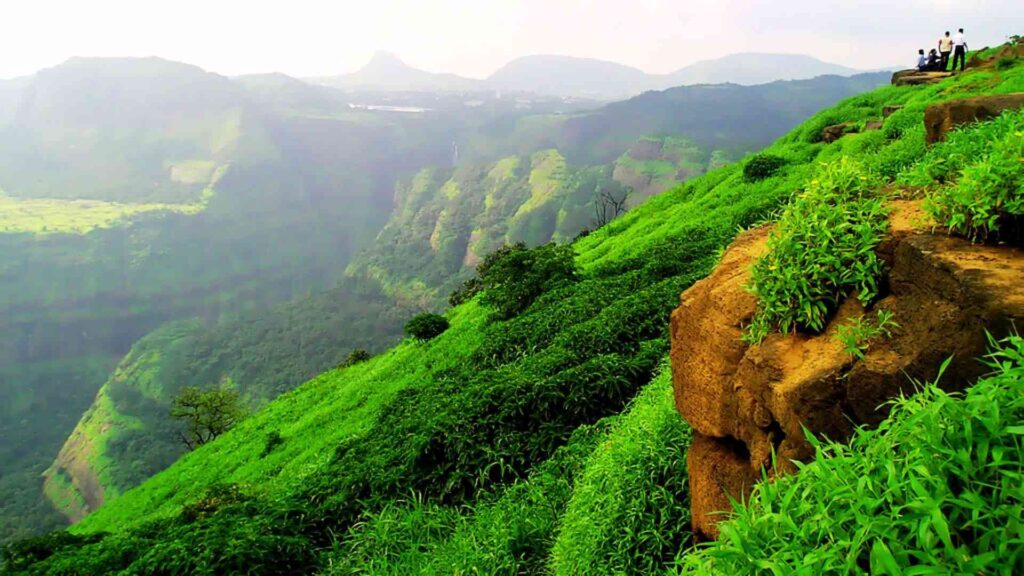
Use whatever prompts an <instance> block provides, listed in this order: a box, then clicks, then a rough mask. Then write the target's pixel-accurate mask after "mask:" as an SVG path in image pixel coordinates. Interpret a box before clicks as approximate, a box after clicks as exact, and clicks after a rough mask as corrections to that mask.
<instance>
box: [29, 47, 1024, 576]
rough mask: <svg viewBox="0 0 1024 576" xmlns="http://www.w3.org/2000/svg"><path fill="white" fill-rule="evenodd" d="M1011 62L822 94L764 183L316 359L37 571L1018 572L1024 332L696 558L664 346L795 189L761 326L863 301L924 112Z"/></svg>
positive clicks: (623, 223) (681, 199) (726, 187)
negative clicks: (534, 289)
mask: <svg viewBox="0 0 1024 576" xmlns="http://www.w3.org/2000/svg"><path fill="white" fill-rule="evenodd" d="M1019 70H1020V67H1014V68H1011V69H1009V70H1004V71H983V72H972V73H970V74H965V75H962V76H957V77H954V78H950V79H947V80H945V81H943V82H941V83H939V84H936V85H931V86H925V87H888V88H883V89H881V90H878V91H875V92H872V93H869V94H865V95H863V96H859V97H856V98H852V99H849V100H847V101H845V102H843V103H841V104H839V105H837V106H835V107H833V108H831V109H828V110H825V111H822V112H821V113H820V114H818V115H816V116H815V117H814V118H812V119H810V120H809V121H808V122H807V123H805V124H804V125H802V126H800V127H798V128H796V129H795V130H794V131H793V132H791V133H790V134H789V135H787V136H786V137H784V138H782V139H780V140H779V141H778V142H777V143H776V144H774V145H773V146H771V147H769V148H768V149H767V150H765V152H764V153H766V154H771V155H773V156H775V157H778V158H781V159H783V160H784V161H785V163H784V164H783V165H781V166H780V167H779V168H778V170H777V171H775V172H773V173H771V174H770V175H768V176H767V177H765V178H764V179H762V180H758V181H756V182H751V181H748V179H747V178H745V177H744V175H743V170H742V167H741V166H739V165H729V166H725V167H723V168H721V169H718V170H715V171H713V172H710V173H708V174H707V175H705V176H703V177H701V178H698V179H696V180H694V181H692V182H690V183H687V184H686V185H683V186H679V187H676V188H674V189H672V190H670V191H668V192H666V193H665V194H663V195H660V196H658V197H655V198H652V199H651V200H649V201H647V202H645V203H643V204H642V205H640V206H638V207H637V208H635V209H634V210H631V211H630V212H628V213H627V214H625V215H624V216H622V217H621V218H619V219H616V220H615V221H613V222H611V223H610V224H608V225H607V226H605V227H603V228H601V229H599V230H596V231H594V232H593V233H591V234H590V235H588V236H586V237H583V238H581V239H579V240H578V241H576V242H575V243H573V245H572V249H573V250H574V251H575V254H576V256H575V261H576V264H577V267H578V269H579V275H580V277H579V279H578V281H576V282H573V283H571V284H567V285H561V286H557V287H553V288H551V289H549V290H548V291H545V292H544V293H542V294H541V295H539V296H538V297H537V298H536V299H535V300H534V301H533V302H532V304H531V305H530V306H529V307H527V308H526V309H525V310H523V311H521V312H520V313H519V314H518V315H516V316H514V317H512V318H510V319H508V320H503V321H488V319H487V318H488V317H489V316H490V314H491V311H490V310H488V309H486V307H484V306H482V305H481V304H480V300H479V299H472V300H470V301H469V302H467V303H464V304H461V305H460V306H457V307H455V308H454V309H452V310H451V311H449V313H448V319H449V321H450V324H451V326H450V328H449V329H448V330H447V331H446V332H445V333H444V334H442V335H441V336H439V337H437V338H436V339H434V340H431V341H429V342H412V341H406V342H404V343H402V344H401V345H399V346H397V347H396V348H394V349H392V350H391V351H389V352H386V353H384V354H381V355H378V356H376V357H374V358H372V359H370V360H368V361H366V362H363V363H360V364H358V365H355V366H352V367H350V368H345V369H344V370H338V371H332V372H328V373H325V374H323V375H321V376H319V377H318V378H316V379H314V380H312V381H310V382H309V383H307V384H305V385H303V386H301V387H300V388H298V389H297V390H295V391H293V392H291V393H288V394H285V395H283V396H281V397H280V398H278V399H277V400H275V401H274V402H271V403H270V404H268V405H267V406H266V407H265V408H264V409H263V410H261V411H260V412H258V413H257V414H255V415H254V416H253V417H251V418H250V419H248V420H246V421H245V422H243V423H242V424H240V425H239V426H238V427H237V428H236V429H234V430H232V431H231V432H229V433H227V434H225V435H224V436H223V437H221V438H220V439H218V440H217V441H215V442H213V443H211V444H209V445H207V446H204V447H202V448H200V449H199V450H196V451H195V452H193V453H191V454H189V455H187V456H185V457H184V458H182V459H181V460H179V461H178V462H177V463H176V464H175V465H174V466H172V467H171V468H169V469H167V470H165V471H164V472H162V473H160V474H158V475H157V476H155V477H153V478H152V479H150V480H149V481H147V482H146V483H144V484H142V485H141V486H139V487H138V488H136V489H133V490H131V491H128V492H127V493H125V494H124V495H122V496H121V497H120V498H117V499H116V500H113V501H111V502H109V503H108V504H107V505H105V506H104V507H103V508H101V509H100V510H99V511H98V512H96V513H94V514H92V515H91V516H89V517H88V518H86V519H85V520H84V521H83V522H82V523H81V524H80V525H78V526H77V527H75V528H74V529H73V531H72V532H73V534H72V535H60V534H59V533H58V535H56V536H53V537H51V539H50V540H46V541H42V542H37V543H35V544H32V546H37V548H38V551H39V556H32V557H29V556H28V555H26V556H18V557H17V558H15V560H18V558H25V561H26V562H27V564H26V566H29V567H31V569H33V570H36V571H37V572H39V573H46V572H50V573H61V572H62V571H64V572H65V573H83V572H84V573H89V572H94V573H101V572H104V571H106V572H112V571H118V570H120V571H125V572H129V573H131V572H143V573H145V572H147V571H149V572H155V571H157V569H158V568H161V569H163V570H169V571H173V570H178V571H181V572H191V573H203V572H206V573H218V572H220V573H223V572H230V571H242V570H244V571H246V572H248V573H253V574H282V573H301V572H313V571H317V570H319V571H325V572H328V573H331V574H389V573H391V574H406V573H427V574H429V573H440V574H451V573H455V574H474V573H481V574H521V573H543V572H545V571H551V572H555V573H559V574H574V573H609V574H640V573H658V572H663V571H664V570H666V569H668V568H669V567H670V566H671V565H672V564H675V563H676V562H680V563H681V564H680V565H679V566H678V569H679V570H681V571H684V572H686V571H688V572H690V573H702V572H701V570H706V571H709V572H711V573H723V574H743V573H760V572H771V571H772V570H774V571H775V572H776V573H793V572H800V571H804V572H806V573H815V574H816V573H823V572H828V571H829V570H832V571H834V572H844V571H854V572H857V571H861V572H876V573H899V572H903V573H921V574H924V573H929V572H928V569H930V568H929V567H937V568H936V570H938V569H941V568H942V567H944V566H945V567H953V568H958V569H962V570H964V571H967V572H971V573H974V572H977V571H978V570H979V568H980V566H981V563H982V562H998V564H994V566H996V567H997V568H1000V569H1005V570H1004V571H1006V572H1007V573H1012V572H1013V571H1014V569H1016V568H1020V564H1019V563H1020V558H1019V555H1020V550H1022V549H1024V547H1021V546H1020V544H1021V542H1020V539H1021V534H1020V527H1019V518H1020V512H1021V510H1020V501H1021V493H1020V486H1022V482H1021V481H1020V480H1021V477H1020V469H1021V467H1020V460H1019V455H1020V442H1019V439H1020V434H1019V430H1018V428H1019V427H1020V421H1021V416H1024V414H1020V413H1019V411H1020V410H1021V409H1024V404H1022V402H1021V400H1020V398H1022V397H1024V396H1022V395H1021V390H1020V385H1019V381H1020V376H1021V375H1022V374H1021V372H1022V370H1024V368H1022V367H1021V361H1020V356H1021V354H1022V347H1021V345H1020V343H1019V340H1014V341H1011V342H1009V343H1007V344H1004V346H1003V348H1002V352H1001V353H1000V355H997V356H996V357H994V358H995V359H996V360H998V367H997V370H998V373H997V374H996V375H995V376H993V377H992V378H990V379H987V380H986V381H984V382H982V383H981V384H979V385H978V386H977V387H976V388H974V389H972V390H971V392H969V393H968V394H967V396H965V397H964V398H962V399H961V398H959V397H955V396H950V395H946V394H944V393H941V392H940V391H939V390H938V389H937V388H935V387H934V386H930V387H928V388H927V389H926V390H925V391H924V392H923V393H922V395H919V396H915V397H913V398H911V399H905V400H902V401H901V402H900V403H899V406H898V407H897V409H896V410H895V416H894V418H893V419H892V420H890V421H888V422H887V423H886V424H885V425H883V427H882V428H880V429H879V430H878V431H876V432H871V431H861V432H858V434H857V437H856V438H855V440H854V442H853V444H852V445H849V446H845V445H834V444H829V443H823V444H819V445H818V447H819V458H818V459H817V460H816V461H815V462H814V463H811V464H806V465H804V468H803V472H802V473H801V474H800V475H798V476H794V477H787V478H782V479H778V480H776V481H775V482H773V483H765V484H762V485H761V486H760V487H759V488H758V490H757V492H755V496H754V498H753V500H752V503H751V505H750V506H749V507H745V508H741V509H740V510H739V511H738V516H737V519H736V520H734V521H733V522H732V523H730V524H727V525H726V528H725V533H726V534H727V538H725V539H723V540H722V541H720V542H719V543H718V544H716V545H714V546H711V547H708V548H705V549H701V550H699V551H697V552H696V553H693V554H690V553H689V550H688V549H687V548H686V546H687V541H688V538H689V535H688V533H687V522H686V509H687V501H686V500H687V496H686V488H685V487H686V484H687V478H686V471H685V466H684V465H683V460H682V456H681V455H682V450H683V447H684V446H685V443H686V441H687V439H688V437H689V430H688V429H687V427H686V426H685V424H684V423H683V422H682V420H681V419H680V418H679V417H678V416H677V415H676V414H675V412H674V409H673V407H672V403H671V396H670V393H669V390H670V389H669V382H668V376H667V375H666V374H665V372H664V371H663V370H659V365H660V364H661V362H662V361H663V358H664V356H665V353H666V351H667V342H666V327H667V323H668V314H669V312H670V311H671V309H672V308H673V307H674V306H675V305H677V303H678V295H679V293H680V292H681V291H682V290H683V289H685V288H686V287H687V286H689V285H691V284H692V283H693V282H694V281H695V280H697V279H699V278H701V277H703V276H705V275H706V274H707V273H708V272H709V271H710V270H711V268H712V267H713V266H714V263H715V259H716V255H717V254H718V253H719V251H720V250H721V249H722V248H723V247H724V246H725V245H727V244H728V242H729V241H730V240H731V239H732V237H733V236H734V235H735V233H736V231H737V230H739V229H742V228H745V227H749V226H751V225H753V224H756V223H758V222H762V221H764V220H766V219H770V218H772V217H773V216H774V215H777V214H779V211H780V210H781V209H783V208H785V210H783V216H782V219H781V220H782V221H781V223H780V226H779V230H780V232H779V233H778V234H777V236H776V240H775V241H774V243H773V246H772V249H773V251H772V252H771V253H772V254H774V255H775V259H774V260H772V259H770V258H769V259H766V260H765V261H764V262H765V263H764V264H762V266H763V268H764V269H763V270H762V272H761V273H760V275H759V276H758V279H759V280H760V284H759V290H762V293H761V294H762V295H764V296H766V297H765V298H763V300H762V322H763V326H765V327H767V328H766V329H773V328H775V327H780V328H784V329H790V328H793V327H797V326H802V327H804V328H808V329H812V330H813V329H815V327H816V326H820V322H821V321H822V319H823V317H824V316H826V315H827V314H828V311H829V310H830V309H832V308H833V307H834V306H835V304H836V303H837V302H838V300H839V299H841V298H843V297H846V296H848V295H850V294H852V293H853V291H855V290H856V291H858V292H859V293H858V295H859V296H861V297H863V298H865V299H870V297H871V294H873V293H874V292H875V291H876V289H877V280H878V278H879V275H880V274H881V269H880V265H879V263H878V262H877V261H875V260H872V259H871V257H870V256H869V255H868V254H869V253H870V252H871V251H872V249H873V247H874V245H875V244H876V243H877V239H878V236H879V234H880V231H881V230H882V228H881V222H882V221H883V220H884V214H883V212H882V210H881V201H882V199H881V198H880V197H878V196H877V195H876V190H877V188H878V186H879V185H882V184H888V183H892V182H900V181H902V180H901V179H906V178H909V177H911V176H912V175H913V174H914V173H915V170H917V169H918V168H919V167H920V165H921V163H922V162H927V161H930V160H929V158H930V156H929V154H931V153H928V152H926V150H925V147H924V140H923V129H921V128H919V125H920V123H921V121H922V119H923V118H922V117H923V111H924V108H925V106H926V105H927V104H929V103H933V102H939V101H942V100H945V99H950V98H956V97H961V96H969V95H973V94H985V93H992V92H1002V91H1006V92H1010V91H1015V90H1020V89H1022V88H1024V74H1022V73H1021V72H1019ZM887 104H902V105H904V109H903V110H901V111H900V112H898V113H897V114H894V115H892V116H891V117H890V118H889V119H887V120H886V123H885V125H884V126H883V129H882V130H879V131H873V132H864V133H860V134H853V135H848V136H846V137H844V138H842V139H841V140H839V141H838V142H835V143H833V144H828V145H826V144H823V143H821V142H820V141H819V140H820V132H821V128H823V127H824V126H828V125H831V124H836V123H839V122H847V121H848V122H854V123H857V124H863V123H864V122H865V121H866V120H868V119H872V118H877V117H880V115H881V109H882V107H883V106H885V105H887ZM936 148H937V147H936ZM933 150H935V149H933ZM936 154H937V153H936ZM549 176H550V175H549ZM862 177H863V178H864V180H861V178H862ZM929 182H930V183H929ZM929 182H926V183H925V184H924V185H925V186H936V185H939V183H938V182H937V181H936V180H935V179H934V178H932V179H931V180H930V181H929ZM798 191H800V193H799V194H795V193H796V192H798ZM460 198H462V196H460ZM787 205H788V208H787ZM773 263H774V265H775V266H776V267H775V269H772V268H771V266H772V265H773ZM798 270H801V271H803V272H807V271H811V272H813V274H808V275H804V276H801V275H798V274H797V271H798ZM802 290H807V292H808V293H807V295H803V294H800V292H801V291H802ZM794 293H796V294H797V296H796V298H797V300H795V301H796V302H798V303H799V310H798V311H797V312H795V313H793V315H792V316H786V314H789V313H790V311H789V309H788V308H786V306H783V305H782V304H780V303H782V302H788V301H790V300H788V299H789V298H791V297H794V296H793V294H794ZM801 298H802V299H801ZM805 304H806V305H805ZM861 328H864V327H863V326H862V327H861ZM860 332H864V330H861V331H860ZM854 336H856V334H854ZM859 340H860V339H859V338H853V339H852V340H851V342H853V343H854V344H856V345H858V346H859V345H860V344H862V342H860V343H859V342H858V341H859ZM275 433H276V435H277V437H278V438H279V441H275V444H276V446H274V448H273V450H271V451H269V452H267V451H266V446H267V442H268V439H269V438H270V437H271V434H275ZM908 439H910V441H908ZM950 478H953V479H956V480H955V481H953V482H950V481H949V479H950ZM936 511H937V512H936ZM943 527H945V528H943ZM103 531H110V532H112V534H110V535H102V534H99V533H101V532H103ZM97 534H99V535H97ZM947 536H948V537H947ZM29 547H31V546H29ZM21 550H24V548H21ZM34 553H35V552H33V554H34ZM18 561H20V560H18ZM943 563H945V564H943ZM11 565H12V566H14V565H16V564H11ZM17 565H20V564H17ZM894 566H895V568H894ZM911 566H921V567H924V568H921V569H917V571H916V572H915V571H914V570H913V569H911V570H904V568H908V567H911ZM997 571H998V570H997ZM931 573H937V572H936V571H932V572H931Z"/></svg>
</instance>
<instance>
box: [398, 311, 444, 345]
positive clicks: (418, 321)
mask: <svg viewBox="0 0 1024 576" xmlns="http://www.w3.org/2000/svg"><path fill="white" fill-rule="evenodd" d="M447 329H448V319H447V318H445V317H444V316H441V315H440V314H432V313H430V312H423V313H422V314H417V315H415V316H413V317H412V318H411V319H410V320H409V321H408V322H406V324H405V333H406V335H408V336H411V337H413V338H415V339H417V340H432V339H434V338H437V337H438V336H440V335H441V334H444V331H445V330H447Z"/></svg>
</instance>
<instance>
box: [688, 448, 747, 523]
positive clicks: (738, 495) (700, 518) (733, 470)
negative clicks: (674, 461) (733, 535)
mask: <svg viewBox="0 0 1024 576" xmlns="http://www.w3.org/2000/svg"><path fill="white" fill-rule="evenodd" d="M686 469H687V471H688V473H689V476H690V507H691V515H692V519H693V532H694V534H696V536H697V538H698V539H701V540H714V539H715V538H718V523H719V522H721V521H722V520H723V519H725V516H726V515H727V514H728V512H729V511H730V510H732V505H731V504H730V501H729V499H730V498H733V499H736V500H739V499H742V498H744V497H745V496H746V495H747V494H749V493H750V490H751V487H753V485H754V483H755V482H756V481H757V479H758V477H759V475H758V474H756V473H754V472H753V471H751V469H750V466H749V465H748V463H747V460H746V458H744V457H743V456H742V451H741V450H740V451H737V450H736V448H735V447H734V446H731V445H730V443H729V442H726V441H723V440H718V439H715V438H708V437H707V436H702V435H700V434H697V435H694V437H693V442H692V443H691V444H690V450H689V451H688V452H687V453H686Z"/></svg>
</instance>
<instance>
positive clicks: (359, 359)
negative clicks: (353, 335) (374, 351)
mask: <svg viewBox="0 0 1024 576" xmlns="http://www.w3.org/2000/svg"><path fill="white" fill-rule="evenodd" d="M370 358H373V356H371V355H370V353H369V352H367V351H366V350H363V349H362V348H356V349H355V350H353V351H351V352H349V353H348V356H346V357H345V360H344V361H342V363H341V364H339V365H338V368H348V367H350V366H355V365H356V364H362V363H363V362H366V361H367V360H369V359H370Z"/></svg>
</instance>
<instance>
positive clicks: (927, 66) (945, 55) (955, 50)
mask: <svg viewBox="0 0 1024 576" xmlns="http://www.w3.org/2000/svg"><path fill="white" fill-rule="evenodd" d="M950 54H952V55H953V67H952V69H951V70H953V71H955V70H956V67H957V64H959V66H960V71H961V72H963V71H964V67H965V66H966V65H967V41H966V40H964V29H963V28H960V29H959V30H958V31H957V33H956V34H953V35H952V36H950V34H949V32H948V31H947V32H946V35H945V36H943V37H942V38H939V46H938V50H936V49H935V48H932V49H931V51H930V52H929V53H928V55H927V56H926V55H925V53H924V48H922V49H920V50H918V51H917V69H918V70H919V71H921V72H945V71H946V69H947V68H949V56H950Z"/></svg>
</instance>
